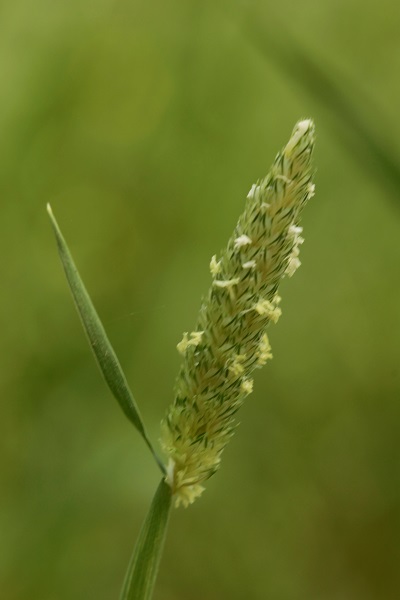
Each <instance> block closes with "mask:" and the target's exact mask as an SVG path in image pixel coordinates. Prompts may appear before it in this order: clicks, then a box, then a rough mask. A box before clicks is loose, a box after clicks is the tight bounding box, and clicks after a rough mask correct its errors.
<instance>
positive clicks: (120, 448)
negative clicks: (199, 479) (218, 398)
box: [0, 0, 400, 600]
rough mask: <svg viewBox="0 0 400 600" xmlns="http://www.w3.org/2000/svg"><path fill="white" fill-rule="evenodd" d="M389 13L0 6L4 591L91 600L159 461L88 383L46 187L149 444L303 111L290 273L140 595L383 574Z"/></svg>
mask: <svg viewBox="0 0 400 600" xmlns="http://www.w3.org/2000/svg"><path fill="white" fill-rule="evenodd" d="M399 32H400V4H399V3H398V2H397V1H396V0H381V1H380V2H379V3H378V2H373V1H371V0H369V1H368V0H367V1H366V0H347V1H338V0H323V1H322V2H321V1H318V0H304V1H303V2H289V1H288V0H281V1H280V2H279V3H272V2H268V1H265V2H254V1H247V2H246V1H244V0H243V1H242V2H240V1H236V0H230V1H228V0H225V1H222V2H215V1H212V0H203V1H202V2H198V1H194V0H146V1H144V0H129V1H126V0H96V1H94V0H79V1H78V0H70V1H68V2H67V1H66V0H64V1H62V0H60V1H59V2H51V1H50V0H36V1H35V2H32V1H30V0H20V1H19V2H12V1H11V0H5V1H4V2H3V3H2V5H1V8H0V81H1V94H0V131H1V135H0V188H1V205H0V206H1V219H0V245H1V258H0V265H1V267H0V268H1V295H0V314H1V317H0V319H1V323H2V324H1V335H0V354H1V361H0V363H1V366H0V372H1V374H0V379H1V382H0V384H1V401H0V597H1V598H2V599H4V600H67V599H68V600H69V599H72V598H73V599H74V600H91V599H96V600H112V599H115V598H117V597H118V594H119V590H120V587H121V582H122V579H123V576H124V573H125V569H126V566H127V563H128V559H129V556H130V553H131V550H132V547H133V544H134V541H135V539H136V536H137V534H138V531H139V528H140V525H141V523H142V520H143V518H144V516H145V514H146V511H147V508H148V506H149V503H150V500H151V497H152V495H153V492H154V490H155V488H156V486H157V483H158V479H159V473H158V471H157V467H156V466H155V465H154V464H153V461H152V458H151V456H150V455H149V453H148V451H147V450H146V448H145V447H144V444H143V442H142V441H141V439H140V438H139V436H138V435H136V432H135V431H134V430H133V428H132V427H131V426H130V424H129V423H128V422H127V421H126V420H125V419H124V417H123V415H122V413H121V411H120V409H119V407H118V406H117V404H116V403H115V401H114V400H113V399H112V397H111V396H110V394H109V392H108V390H107V389H106V387H105V385H104V384H103V382H102V380H101V378H100V376H99V373H98V371H97V368H96V366H95V363H94V361H93V359H92V356H91V354H90V351H89V349H88V346H87V343H86V340H85V338H84V335H83V333H82V331H81V328H80V324H79V321H78V318H77V316H76V314H75V312H74V308H73V305H72V302H71V298H70V296H69V292H68V290H67V286H66V282H65V280H64V276H63V273H62V270H61V266H60V263H59V260H58V256H57V253H56V247H55V243H54V239H53V235H52V232H51V228H50V224H49V222H48V218H47V215H46V212H45V205H46V202H48V201H50V202H51V203H52V206H53V210H54V212H55V214H56V216H57V218H58V220H59V223H60V226H61V227H62V229H63V232H64V234H65V236H66V238H67V241H68V243H69V245H70V248H71V250H72V252H73V255H74V257H75V260H76V262H77V264H78V266H79V269H80V271H81V274H82V277H83V278H84V281H85V282H86V285H87V287H88V289H89V291H90V293H91V295H92V298H93V300H94V302H95V305H96V306H97V308H98V311H99V313H100V316H101V318H102V320H103V322H104V324H105V327H106V329H107V331H108V333H109V336H110V338H111V340H112V342H113V344H114V347H115V349H116V350H117V352H118V354H119V356H120V359H121V362H122V364H123V367H124V369H125V371H126V374H127V377H128V379H129V381H130V383H131V386H132V389H133V391H134V394H135V396H136V398H137V401H138V403H139V405H140V407H141V410H142V413H143V415H144V418H145V421H146V423H147V427H148V429H149V432H150V435H151V437H152V439H154V440H157V438H158V435H159V422H160V419H161V417H162V416H163V414H164V412H165V410H166V407H167V405H168V404H169V402H170V401H171V400H172V388H173V384H174V379H175V375H176V373H177V370H178V366H179V356H178V353H177V352H176V350H175V345H176V343H177V342H178V341H179V340H180V338H181V334H182V331H184V330H189V331H190V330H191V328H192V327H193V325H194V323H195V320H196V314H197V310H198V308H199V304H200V297H201V295H202V294H203V293H204V292H205V291H206V289H207V288H208V285H209V281H210V280H209V273H208V263H209V259H210V257H211V256H212V255H213V254H214V253H217V252H218V251H219V250H220V248H221V247H223V246H224V244H225V242H226V240H227V239H228V236H229V235H230V233H231V231H232V229H233V227H234V225H235V222H236V219H237V217H238V215H239V214H240V212H241V210H242V206H243V200H244V198H245V197H246V194H247V192H248V190H249V188H250V186H251V184H252V183H253V182H254V181H255V180H256V179H257V178H259V177H262V176H264V175H265V174H266V172H267V170H268V168H269V166H270V164H271V162H272V160H273V158H274V156H275V154H276V152H277V151H278V150H279V149H280V148H281V146H282V145H283V144H284V143H285V142H286V140H287V139H288V136H289V135H290V132H291V130H292V127H293V125H294V124H295V122H296V121H297V120H298V119H299V118H302V117H308V116H312V117H313V118H314V119H315V121H316V125H317V131H318V143H317V148H316V154H315V162H316V166H317V169H318V170H317V175H316V183H317V195H316V196H315V198H314V199H313V201H312V202H311V203H310V205H309V206H308V207H307V210H306V211H305V215H304V218H303V226H304V235H305V239H306V243H305V244H304V246H303V247H302V253H301V258H302V262H303V266H302V267H301V269H300V270H299V271H298V272H297V273H296V275H295V277H294V278H293V279H292V280H289V281H286V282H285V283H284V285H283V286H282V289H281V292H282V293H281V295H282V297H283V302H282V308H283V316H282V318H281V320H280V322H279V324H278V325H277V326H276V327H274V328H273V329H271V330H270V338H271V343H272V346H273V352H274V360H273V361H271V362H270V363H269V364H268V366H267V367H266V368H265V369H264V370H263V371H261V372H258V373H257V377H256V384H255V392H254V394H253V395H252V396H251V397H250V398H249V400H248V402H247V404H246V405H245V406H244V407H243V409H242V411H241V414H240V419H241V425H240V428H239V429H238V431H237V435H236V436H235V438H234V439H233V440H232V442H231V444H230V446H229V447H228V448H227V450H226V452H225V454H224V459H223V465H222V468H221V470H220V472H219V473H218V475H217V476H216V477H215V478H213V479H212V480H210V482H209V485H208V487H207V491H206V493H205V494H204V496H203V497H202V498H201V500H199V501H198V502H197V503H196V504H195V505H194V506H193V507H191V508H190V509H187V510H183V509H179V510H178V511H174V513H173V515H172V519H171V523H170V529H169V535H168V540H167V544H166V548H165V554H164V557H163V562H162V565H161V570H160V575H159V579H158V584H157V590H156V593H155V600H205V599H207V600H228V599H229V600H242V599H244V598H246V599H247V598H249V599H251V600H263V599H266V598H269V599H271V600H303V599H304V600H305V599H307V600H378V599H379V600H392V599H395V598H396V599H397V598H398V597H399V596H398V594H399V589H400V570H399V564H400V484H399V463H400V403H399V400H400V366H399V358H400V315H399V307H400V277H399V265H400V247H399V242H400V150H399V148H400V146H399V139H400V119H399V106H400V78H399V73H400V33H399Z"/></svg>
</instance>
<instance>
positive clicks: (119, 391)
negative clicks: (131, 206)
mask: <svg viewBox="0 0 400 600" xmlns="http://www.w3.org/2000/svg"><path fill="white" fill-rule="evenodd" d="M47 212H48V214H49V217H50V220H51V224H52V226H53V230H54V234H55V237H56V242H57V247H58V253H59V255H60V259H61V262H62V265H63V268H64V272H65V275H66V278H67V281H68V284H69V288H70V291H71V293H72V297H73V299H74V303H75V306H76V309H77V311H78V314H79V317H80V320H81V323H82V326H83V329H84V331H85V333H86V336H87V338H88V341H89V345H90V347H91V348H92V351H93V353H94V355H95V358H96V362H97V364H98V366H99V368H100V371H101V373H102V375H103V377H104V379H105V381H106V383H107V385H108V387H109V389H110V391H111V393H112V394H113V396H114V397H115V398H116V400H117V401H118V403H119V405H120V407H121V408H122V411H123V412H124V414H125V416H126V417H127V418H128V419H129V420H130V421H131V423H132V424H133V425H134V426H135V427H136V429H137V431H138V432H139V433H140V435H141V436H142V438H143V439H144V441H145V442H146V444H147V446H148V447H149V449H150V451H151V452H152V454H153V456H154V458H155V459H156V462H157V464H158V465H159V467H160V468H161V471H162V472H163V473H164V472H165V467H164V465H163V464H162V462H161V460H160V459H159V458H158V456H157V454H156V452H155V450H154V448H153V446H152V444H151V442H150V440H149V438H148V435H147V432H146V429H145V426H144V423H143V419H142V417H141V415H140V412H139V408H138V406H137V404H136V402H135V399H134V397H133V395H132V392H131V390H130V388H129V385H128V382H127V380H126V377H125V374H124V372H123V370H122V367H121V365H120V363H119V360H118V358H117V355H116V354H115V351H114V349H113V347H112V345H111V343H110V341H109V339H108V337H107V334H106V332H105V329H104V327H103V324H102V322H101V320H100V318H99V316H98V314H97V312H96V309H95V308H94V305H93V303H92V301H91V299H90V296H89V294H88V292H87V290H86V287H85V285H84V283H83V281H82V279H81V277H80V275H79V272H78V269H77V268H76V265H75V263H74V260H73V258H72V255H71V253H70V251H69V248H68V246H67V243H66V241H65V239H64V237H63V235H62V233H61V230H60V228H59V226H58V223H57V221H56V219H55V217H54V215H53V212H52V210H51V206H50V204H48V205H47Z"/></svg>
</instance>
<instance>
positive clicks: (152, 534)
mask: <svg viewBox="0 0 400 600" xmlns="http://www.w3.org/2000/svg"><path fill="white" fill-rule="evenodd" d="M171 499H172V493H171V488H170V487H169V485H168V484H167V483H166V482H165V481H164V479H162V480H161V482H160V485H159V486H158V488H157V491H156V493H155V495H154V498H153V501H152V503H151V506H150V510H149V512H148V514H147V517H146V520H145V522H144V523H143V526H142V529H141V531H140V534H139V539H138V540H137V542H136V546H135V549H134V551H133V554H132V558H131V560H130V563H129V566H128V570H127V573H126V576H125V581H124V585H123V588H122V592H121V596H120V600H150V599H151V596H152V593H153V589H154V584H155V580H156V577H157V571H158V566H159V564H160V559H161V554H162V551H163V547H164V540H165V534H166V530H167V524H168V517H169V513H170V508H171Z"/></svg>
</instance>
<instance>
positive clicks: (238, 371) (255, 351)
mask: <svg viewBox="0 0 400 600" xmlns="http://www.w3.org/2000/svg"><path fill="white" fill-rule="evenodd" d="M314 137H315V132H314V124H313V122H312V121H311V120H310V119H304V120H301V121H299V122H298V123H297V124H296V126H295V128H294V130H293V133H292V135H291V137H290V139H289V141H288V143H287V144H286V146H285V147H284V148H283V150H282V151H281V152H280V153H278V155H277V156H276V158H275V161H274V163H273V165H272V167H271V170H270V172H269V173H268V175H267V176H266V177H265V178H264V179H262V180H260V181H258V182H257V183H256V184H254V185H253V186H252V187H251V189H250V191H249V193H248V195H247V199H246V204H245V208H244V212H243V214H242V215H241V217H240V218H239V221H238V224H237V226H236V228H235V230H234V232H233V235H232V236H231V238H230V240H229V241H228V244H227V246H226V248H225V250H223V251H222V252H221V254H220V256H219V257H217V256H213V257H212V259H211V262H210V272H211V278H212V283H211V287H210V290H209V292H208V294H207V296H206V297H205V299H204V301H203V303H202V305H201V308H200V313H199V317H198V321H197V324H196V327H195V329H194V331H192V332H185V333H184V335H183V338H182V341H181V342H180V343H179V344H178V347H177V348H178V351H179V352H180V354H181V355H182V366H181V369H180V372H179V375H178V378H177V382H176V386H175V399H174V402H173V403H172V404H171V406H170V407H169V409H168V411H167V414H166V416H165V418H164V420H163V421H162V427H161V429H162V433H161V446H162V450H163V453H164V455H165V456H166V460H165V461H164V460H163V459H161V458H160V457H159V455H158V453H157V451H156V450H155V448H154V445H153V444H152V442H151V441H150V439H149V437H148V435H147V432H146V428H145V425H144V423H143V419H142V417H141V415H140V412H139V408H138V405H137V403H136V401H135V399H134V397H133V395H132V393H131V391H130V388H129V385H128V383H127V380H126V377H125V375H124V373H123V371H122V368H121V366H120V363H119V361H118V358H117V355H116V353H115V351H114V350H113V348H112V346H111V344H110V341H109V339H108V337H107V335H106V332H105V330H104V328H103V326H102V324H101V321H100V319H99V317H98V315H97V313H96V310H95V308H94V306H93V304H92V302H91V300H90V297H89V295H88V293H87V291H86V289H85V286H84V284H83V282H82V280H81V278H80V276H79V273H78V270H77V268H76V266H75V264H74V261H73V259H72V256H71V253H70V252H69V249H68V246H67V244H66V242H65V239H64V237H63V235H62V233H61V230H60V228H59V226H58V224H57V221H56V219H55V217H54V215H53V213H52V210H51V208H50V206H49V205H48V213H49V216H50V219H51V223H52V226H53V229H54V233H55V237H56V241H57V246H58V251H59V254H60V258H61V261H62V264H63V267H64V271H65V274H66V277H67V280H68V284H69V287H70V290H71V292H72V296H73V299H74V302H75V305H76V308H77V310H78V313H79V316H80V319H81V322H82V325H83V328H84V330H85V332H86V335H87V338H88V341H89V344H90V346H91V348H92V350H93V353H94V355H95V358H96V360H97V363H98V365H99V367H100V371H101V373H102V374H103V377H104V379H105V381H106V383H107V385H108V387H109V389H110V391H111V392H112V394H113V395H114V397H115V398H116V400H117V401H118V403H119V404H120V407H121V408H122V410H123V412H124V414H125V415H126V417H127V418H128V419H129V420H130V421H131V423H132V424H133V425H134V427H135V428H136V430H137V431H138V432H139V434H140V435H141V437H142V438H143V440H144V442H145V444H146V446H147V447H148V448H149V450H150V452H151V453H152V455H153V457H154V459H155V461H156V463H157V465H158V467H159V468H160V471H161V476H162V477H161V481H160V484H159V486H158V488H157V491H156V493H155V496H154V498H153V501H152V503H151V506H150V509H149V512H148V515H147V517H146V519H145V522H144V524H143V527H142V530H141V532H140V535H139V538H138V540H137V542H136V546H135V548H134V552H133V555H132V558H131V561H130V563H129V566H128V570H127V574H126V577H125V581H124V584H123V588H122V592H121V596H120V600H150V598H151V597H152V592H153V589H154V584H155V580H156V575H157V570H158V566H159V562H160V558H161V554H162V549H163V544H164V539H165V534H166V529H167V524H168V517H169V513H170V509H171V506H172V501H173V502H174V504H175V506H179V505H183V506H185V507H187V506H188V505H190V504H191V503H193V502H194V501H195V499H196V498H198V497H199V496H200V495H201V494H202V492H203V491H204V484H205V482H206V481H207V479H209V478H210V477H211V476H212V475H213V474H214V473H215V472H216V471H217V470H218V468H219V466H220V462H221V455H222V452H223V450H224V448H225V446H226V444H227V443H228V441H229V439H230V438H231V437H232V435H233V433H234V431H235V428H236V423H235V414H236V412H237V411H238V409H239V408H240V406H241V405H242V403H243V401H244V399H245V398H246V397H247V396H248V395H249V394H250V393H251V392H252V390H253V375H254V371H255V369H257V368H260V367H261V366H263V365H264V364H265V363H266V361H267V360H269V359H270V358H272V353H271V347H270V344H269V340H268V336H267V331H266V330H267V327H268V326H269V324H270V323H271V322H272V323H276V322H277V321H278V319H279V317H280V315H281V309H280V306H279V304H280V296H279V294H278V291H279V285H280V282H281V281H282V279H283V278H284V277H286V276H289V277H291V276H292V275H293V274H294V272H295V271H296V270H297V268H298V267H299V266H300V260H299V249H300V245H301V244H302V243H303V241H304V240H303V238H302V236H301V233H302V228H301V227H300V224H299V223H300V217H301V213H302V210H303V208H304V206H305V204H306V203H307V201H308V200H309V199H310V198H311V197H312V196H313V195H314V184H313V182H312V175H313V173H312V163H311V159H312V151H313V146H314Z"/></svg>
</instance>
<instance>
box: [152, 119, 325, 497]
mask: <svg viewBox="0 0 400 600" xmlns="http://www.w3.org/2000/svg"><path fill="white" fill-rule="evenodd" d="M313 145H314V124H313V122H312V121H311V120H309V119H305V120H302V121H299V122H298V123H297V125H296V126H295V128H294V130H293V133H292V136H291V138H290V140H289V142H288V144H287V145H286V146H285V147H284V148H283V150H282V151H281V152H280V153H279V154H278V155H277V157H276V159H275V161H274V164H273V166H272V168H271V171H270V173H269V174H268V175H267V177H266V178H265V179H263V180H261V181H259V182H258V183H256V184H254V185H253V186H252V187H251V189H250V192H249V193H248V195H247V201H246V207H245V210H244V213H243V214H242V216H241V217H240V219H239V222H238V224H237V226H236V229H235V231H234V232H233V235H232V237H231V239H230V240H229V242H228V245H227V248H226V250H225V251H224V252H222V254H221V258H220V259H219V260H218V261H217V259H216V257H213V258H212V260H211V264H210V270H211V274H212V277H213V284H212V286H211V288H210V290H209V292H208V295H207V297H206V299H205V301H204V302H203V305H202V306H201V309H200V314H199V317H198V322H197V326H196V331H194V332H192V333H191V334H190V336H189V335H188V334H187V333H186V334H185V335H184V338H183V340H182V342H180V344H178V349H179V350H180V351H181V353H182V354H183V364H182V366H181V370H180V373H179V376H178V379H177V382H176V390H175V392H176V396H175V402H174V403H173V404H172V405H171V406H170V408H169V410H168V413H167V416H166V418H165V420H164V421H163V423H162V440H161V441H162V445H163V448H164V450H165V452H166V453H167V454H168V456H169V463H168V468H167V478H166V480H167V482H168V484H169V485H170V486H171V488H172V491H173V493H174V494H175V498H176V501H175V502H176V505H179V504H183V505H184V506H188V505H189V504H191V503H192V502H193V501H194V500H195V499H196V498H197V497H198V496H200V495H201V493H202V492H203V490H204V487H203V485H202V484H203V483H204V482H205V481H206V480H207V479H208V478H209V477H211V475H213V474H214V473H215V471H216V470H217V469H218V467H219V464H220V461H221V454H222V451H223V449H224V448H225V446H226V444H227V442H228V441H229V439H230V437H231V436H232V435H233V432H234V428H235V425H234V416H235V413H236V411H237V410H238V408H239V407H240V406H241V404H242V402H243V400H244V398H245V397H246V396H247V395H249V394H250V393H251V392H252V390H253V380H252V378H251V377H250V375H251V373H252V372H253V370H254V369H255V368H257V367H260V366H262V365H263V364H265V362H266V361H267V360H268V359H270V358H272V354H271V346H270V344H269V340H268V336H267V334H266V327H267V326H268V325H269V323H270V322H273V323H276V321H277V320H278V318H279V316H280V314H281V309H280V308H279V306H278V304H279V302H280V297H279V296H278V295H277V290H278V287H279V284H280V282H281V280H282V279H283V277H285V275H288V276H291V275H293V273H294V272H295V270H296V269H297V268H298V267H299V265H300V260H299V246H300V245H301V244H302V242H303V238H302V237H300V233H301V232H302V228H301V227H299V219H300V213H301V211H302V209H303V207H304V205H305V204H306V202H307V200H309V199H310V198H311V197H312V196H313V195H314V184H313V183H312V181H311V177H312V171H311V154H312V149H313Z"/></svg>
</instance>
